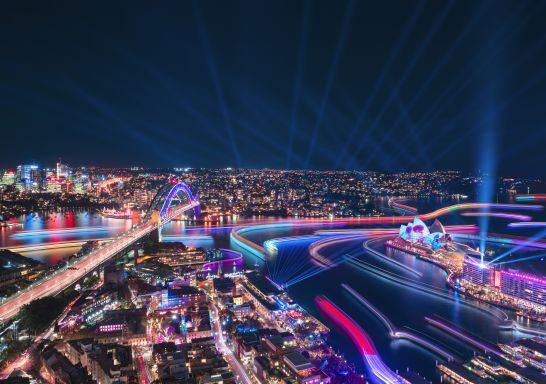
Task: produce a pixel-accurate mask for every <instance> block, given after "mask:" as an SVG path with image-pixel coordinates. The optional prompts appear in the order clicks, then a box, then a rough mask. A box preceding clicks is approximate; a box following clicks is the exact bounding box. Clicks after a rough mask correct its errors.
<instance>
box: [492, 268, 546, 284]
mask: <svg viewBox="0 0 546 384" xmlns="http://www.w3.org/2000/svg"><path fill="white" fill-rule="evenodd" d="M501 274H503V275H507V276H512V277H517V278H518V279H523V280H527V281H532V282H533V283H539V284H543V285H546V279H542V278H540V277H538V276H535V275H528V274H526V273H521V272H511V271H501Z"/></svg>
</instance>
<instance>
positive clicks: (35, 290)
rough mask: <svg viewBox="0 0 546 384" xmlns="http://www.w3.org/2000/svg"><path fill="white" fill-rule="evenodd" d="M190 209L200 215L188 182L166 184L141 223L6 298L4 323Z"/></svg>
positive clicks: (1, 307)
mask: <svg viewBox="0 0 546 384" xmlns="http://www.w3.org/2000/svg"><path fill="white" fill-rule="evenodd" d="M189 210H193V212H194V214H195V215H196V216H199V213H200V206H199V200H198V199H196V198H195V197H194V195H193V194H192V193H191V190H190V188H189V187H188V185H186V184H185V183H182V182H172V183H170V184H167V185H165V186H163V187H162V188H161V189H160V190H159V191H158V193H157V194H156V196H155V197H154V199H153V200H152V203H151V204H150V208H149V209H148V212H147V213H146V214H145V215H144V217H143V219H142V222H141V223H139V224H136V225H134V226H133V227H132V228H131V229H130V230H128V231H126V232H124V233H122V234H120V235H118V236H116V237H115V238H113V239H112V240H110V241H108V242H105V243H103V244H101V245H100V246H98V247H97V248H94V249H93V250H91V251H90V252H89V253H87V254H86V255H84V256H82V257H79V258H77V259H75V260H71V261H70V262H68V263H67V264H66V265H65V266H63V268H61V269H58V270H56V271H55V272H53V273H51V274H50V275H48V276H45V277H43V278H41V279H40V280H38V281H36V282H34V283H32V284H31V285H30V286H29V287H27V288H25V289H23V290H21V291H19V292H18V293H16V294H15V295H12V296H10V297H8V298H7V299H6V300H4V301H3V302H2V303H1V304H0V322H4V321H5V320H8V319H10V318H12V317H13V316H15V315H17V313H18V312H19V310H20V309H21V307H23V306H24V305H25V304H28V303H30V302H31V301H32V300H35V299H39V298H42V297H45V296H50V295H55V294H57V293H59V292H61V291H63V290H64V289H66V288H67V287H69V286H70V285H72V284H74V283H76V282H77V281H78V280H80V279H81V278H83V277H84V276H85V275H86V274H88V273H89V272H91V271H92V270H94V269H95V268H96V267H98V266H100V265H101V264H102V263H104V262H105V261H107V260H109V259H111V258H112V257H114V256H115V255H117V254H119V253H120V252H122V251H123V250H125V249H127V248H128V247H129V246H131V245H132V244H134V243H135V242H137V241H139V240H140V239H142V238H143V237H144V236H146V235H148V234H150V233H152V232H153V231H156V230H157V231H158V234H159V238H161V228H162V227H163V226H164V225H165V224H167V223H168V222H170V221H171V220H172V219H174V218H176V217H178V216H180V215H181V214H182V213H184V212H186V211H189Z"/></svg>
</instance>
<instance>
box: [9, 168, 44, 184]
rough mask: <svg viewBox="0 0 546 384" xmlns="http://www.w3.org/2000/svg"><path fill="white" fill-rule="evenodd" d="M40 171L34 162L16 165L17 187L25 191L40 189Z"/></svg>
mask: <svg viewBox="0 0 546 384" xmlns="http://www.w3.org/2000/svg"><path fill="white" fill-rule="evenodd" d="M41 181H42V173H41V171H40V167H39V166H38V165H36V164H24V165H18V166H17V173H16V175H15V182H16V183H17V184H18V186H19V188H20V189H22V190H25V191H37V190H39V189H40V183H41Z"/></svg>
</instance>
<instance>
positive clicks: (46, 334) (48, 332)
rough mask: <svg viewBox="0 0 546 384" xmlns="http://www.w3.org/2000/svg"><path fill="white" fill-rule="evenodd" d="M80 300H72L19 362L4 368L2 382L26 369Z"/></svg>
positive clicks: (1, 376)
mask: <svg viewBox="0 0 546 384" xmlns="http://www.w3.org/2000/svg"><path fill="white" fill-rule="evenodd" d="M78 299H79V296H78V297H76V298H75V299H74V300H72V301H71V302H70V303H69V304H68V305H67V307H66V308H65V309H64V311H63V312H62V313H61V314H60V315H59V316H57V317H56V318H55V320H53V322H52V323H51V325H50V326H49V327H48V328H47V329H46V330H45V331H44V332H42V333H41V334H40V335H38V336H37V337H36V338H34V340H33V341H32V344H30V346H29V347H28V348H27V349H26V350H25V351H24V352H23V354H22V355H21V356H20V357H19V358H18V359H17V360H15V361H13V362H12V363H11V364H9V365H8V366H7V367H5V368H4V370H3V371H2V373H0V380H4V379H6V378H8V377H9V375H11V374H12V372H13V371H14V370H16V369H22V368H24V367H25V365H26V364H27V362H28V360H29V357H30V356H31V355H32V353H33V352H34V350H35V349H36V347H37V346H38V344H40V343H41V342H42V340H45V339H49V338H51V335H53V331H54V330H55V324H56V323H57V321H59V319H62V318H64V317H65V316H66V315H67V314H68V312H69V311H70V310H71V309H72V306H73V305H74V303H76V301H77V300H78Z"/></svg>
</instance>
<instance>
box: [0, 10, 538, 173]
mask: <svg viewBox="0 0 546 384" xmlns="http://www.w3.org/2000/svg"><path fill="white" fill-rule="evenodd" d="M132 7H133V8H132V9H131V10H129V9H127V8H126V7H124V6H123V5H121V4H118V5H113V4H107V3H102V4H100V3H99V4H94V6H93V7H88V6H86V5H83V4H75V3H73V4H69V5H66V6H64V7H61V8H55V7H49V6H47V5H44V4H42V3H39V2H28V3H11V4H9V5H5V8H6V9H5V12H3V14H4V19H5V20H4V21H5V22H4V23H2V26H1V27H0V28H2V29H1V30H0V31H1V32H2V35H3V41H4V43H5V44H4V46H5V49H6V54H5V55H4V60H3V61H2V63H0V73H1V74H2V75H1V76H2V77H3V78H2V83H3V84H4V87H5V88H4V92H2V95H3V96H0V97H2V105H1V107H0V113H1V116H2V124H3V127H4V129H3V138H4V140H5V141H6V142H12V143H19V142H21V143H25V145H24V148H25V150H24V151H19V150H18V149H16V148H15V146H7V147H6V148H5V149H4V156H3V157H2V159H1V160H0V167H7V166H9V164H14V163H19V164H20V163H23V162H24V161H26V159H28V158H34V159H35V160H36V161H37V162H40V163H42V162H51V163H53V162H54V161H55V160H56V158H57V156H58V155H59V154H60V155H61V156H62V157H63V158H64V159H65V160H66V161H67V162H68V163H71V164H75V165H85V164H96V165H97V166H112V167H119V166H131V165H138V166H145V167H179V166H192V167H206V168H223V167H228V166H229V167H234V168H275V169H282V168H284V169H332V170H337V169H339V170H352V169H356V170H375V171H383V172H390V171H393V172H396V171H405V170H409V171H416V170H432V169H457V170H462V171H466V172H468V171H473V170H477V169H484V168H488V167H489V168H491V167H494V168H495V171H502V172H503V173H506V174H510V175H517V176H524V175H526V176H530V175H536V176H543V173H544V172H543V171H542V170H541V168H539V167H537V164H540V163H541V162H543V161H544V160H545V158H544V152H543V151H542V150H541V146H540V143H541V142H542V141H543V140H544V128H543V127H544V121H546V116H544V111H543V108H542V107H541V100H542V99H543V98H544V96H545V94H546V86H545V82H544V80H545V77H546V73H545V71H544V70H543V68H544V67H545V65H546V55H544V53H543V52H544V49H543V47H544V44H546V32H545V31H544V30H543V28H542V24H541V21H542V20H543V19H544V16H545V15H546V10H545V7H544V4H542V3H535V2H528V1H522V2H511V1H500V2H488V1H483V2H434V3H433V2H426V1H421V2H404V1H392V2H386V3H379V2H354V1H347V2H338V3H335V4H334V3H320V2H312V1H298V2H275V3H268V2H261V3H252V4H247V3H238V2H233V3H222V4H215V3H212V2H184V3H177V4H175V3H170V4H168V3H167V4H163V5H162V6H161V7H158V8H151V7H149V6H148V5H144V3H140V4H135V3H132ZM78 20H85V22H81V23H80V22H78ZM120 20H123V21H120ZM68 31H70V32H68ZM84 143H85V144H84ZM82 145H83V146H84V148H85V149H87V148H94V150H93V149H91V150H82ZM60 149H62V150H60ZM99 153H100V155H99ZM463 154H464V155H463ZM492 159H494V161H493V160H492ZM491 161H493V164H489V163H491Z"/></svg>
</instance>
